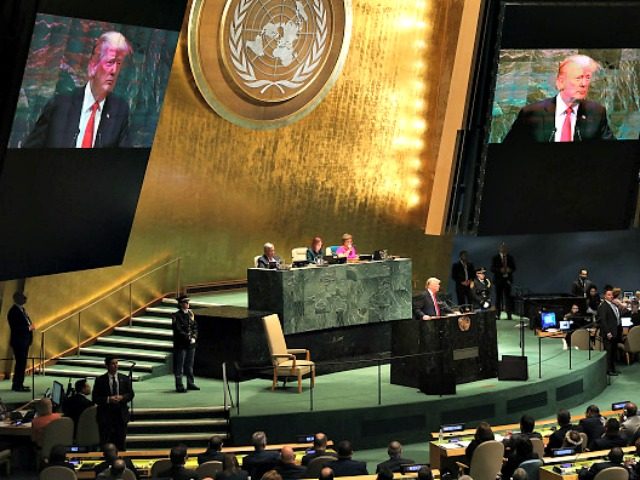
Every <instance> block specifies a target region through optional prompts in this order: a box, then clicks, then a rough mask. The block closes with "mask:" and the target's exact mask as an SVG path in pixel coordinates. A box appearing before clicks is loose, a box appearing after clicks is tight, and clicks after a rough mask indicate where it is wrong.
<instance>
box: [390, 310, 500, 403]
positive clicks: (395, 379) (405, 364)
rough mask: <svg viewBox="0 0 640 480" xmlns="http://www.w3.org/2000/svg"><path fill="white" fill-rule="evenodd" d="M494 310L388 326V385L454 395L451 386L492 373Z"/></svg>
mask: <svg viewBox="0 0 640 480" xmlns="http://www.w3.org/2000/svg"><path fill="white" fill-rule="evenodd" d="M497 340H498V336H497V332H496V319H495V312H494V311H478V312H475V313H464V314H454V315H447V316H444V317H434V318H431V319H429V320H415V319H411V320H400V321H396V322H394V323H393V325H392V331H391V354H392V356H393V357H398V356H399V357H402V358H399V359H396V360H392V362H391V383H393V384H396V385H404V386H407V387H415V388H418V389H419V390H420V391H422V392H423V393H426V394H435V395H445V394H454V393H456V384H461V383H468V382H474V381H476V380H482V379H485V378H495V377H497V376H498V343H497Z"/></svg>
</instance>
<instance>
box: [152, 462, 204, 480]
mask: <svg viewBox="0 0 640 480" xmlns="http://www.w3.org/2000/svg"><path fill="white" fill-rule="evenodd" d="M157 478H167V479H169V478H170V479H171V480H200V475H198V473H196V471H195V470H189V469H188V468H184V465H172V466H171V468H169V469H167V470H164V471H160V472H159V473H158V475H157Z"/></svg>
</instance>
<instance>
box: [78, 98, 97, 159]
mask: <svg viewBox="0 0 640 480" xmlns="http://www.w3.org/2000/svg"><path fill="white" fill-rule="evenodd" d="M98 107H100V104H99V103H98V102H96V103H94V104H93V105H91V115H90V116H89V121H88V122H87V127H86V128H85V129H84V136H83V137H82V145H80V147H81V148H92V147H93V125H94V123H95V122H96V112H97V111H98Z"/></svg>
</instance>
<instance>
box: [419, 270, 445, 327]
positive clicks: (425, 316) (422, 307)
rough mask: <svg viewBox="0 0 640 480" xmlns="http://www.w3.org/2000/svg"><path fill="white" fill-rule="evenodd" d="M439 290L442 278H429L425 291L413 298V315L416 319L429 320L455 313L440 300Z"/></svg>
mask: <svg viewBox="0 0 640 480" xmlns="http://www.w3.org/2000/svg"><path fill="white" fill-rule="evenodd" d="M439 291H440V279H438V278H436V277H431V278H428V279H427V283H426V285H425V289H424V292H422V293H421V294H420V295H419V296H417V297H415V298H414V299H413V317H414V318H415V319H416V320H429V319H430V318H432V317H440V316H442V315H446V314H447V313H453V310H452V309H451V308H449V307H448V306H447V305H446V304H445V303H444V302H440V301H439V300H438V292H439Z"/></svg>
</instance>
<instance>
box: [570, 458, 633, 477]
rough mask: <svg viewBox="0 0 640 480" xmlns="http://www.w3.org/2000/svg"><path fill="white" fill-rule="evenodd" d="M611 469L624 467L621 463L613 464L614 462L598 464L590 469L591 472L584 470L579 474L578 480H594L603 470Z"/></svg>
mask: <svg viewBox="0 0 640 480" xmlns="http://www.w3.org/2000/svg"><path fill="white" fill-rule="evenodd" d="M611 467H623V468H624V465H622V464H620V463H612V462H596V463H594V464H592V465H591V467H589V470H587V469H586V468H583V469H582V470H580V471H579V472H578V480H593V479H594V478H595V477H596V475H597V474H599V473H600V472H601V471H602V470H605V469H607V468H611Z"/></svg>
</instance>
